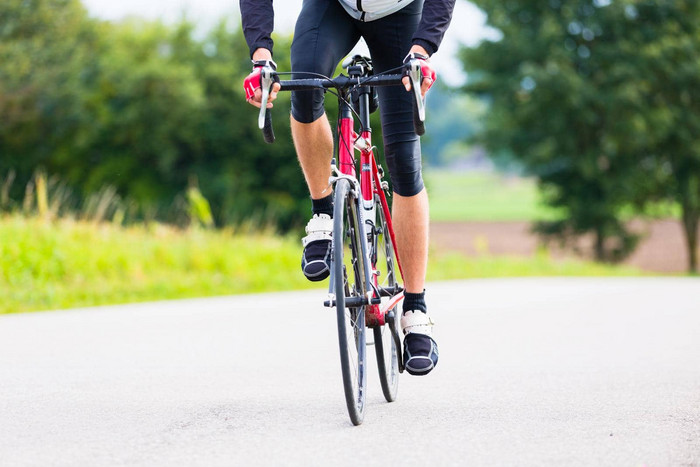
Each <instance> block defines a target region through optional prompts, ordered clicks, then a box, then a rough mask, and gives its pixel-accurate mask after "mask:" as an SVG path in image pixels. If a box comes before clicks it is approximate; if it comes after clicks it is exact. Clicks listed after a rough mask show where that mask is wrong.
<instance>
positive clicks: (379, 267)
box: [372, 197, 401, 402]
mask: <svg viewBox="0 0 700 467" xmlns="http://www.w3.org/2000/svg"><path fill="white" fill-rule="evenodd" d="M375 201H376V206H377V210H376V212H377V219H376V230H375V232H374V236H373V242H372V244H373V249H374V251H373V252H372V259H373V261H374V260H375V258H376V262H375V271H376V272H377V273H378V274H377V275H376V276H375V277H376V278H377V288H378V289H380V290H381V289H384V290H387V289H389V290H391V289H393V290H396V287H397V286H398V280H397V274H398V272H399V271H398V267H397V266H396V253H395V251H394V245H393V243H392V241H391V235H389V227H388V225H387V222H386V218H385V216H384V211H383V210H382V205H381V202H380V201H379V199H378V197H376V198H375ZM390 298H391V297H388V299H390ZM389 313H392V314H393V318H388V315H389ZM399 316H400V314H399V311H398V306H395V307H394V308H392V309H391V310H388V312H387V320H386V324H385V325H384V326H377V327H375V328H374V330H373V331H374V350H375V352H376V354H377V369H378V370H379V382H380V383H381V386H382V393H383V394H384V398H385V399H386V401H387V402H393V401H395V400H396V395H397V393H398V389H399V373H400V369H399V366H400V365H399V362H400V361H401V360H400V359H401V350H400V348H397V346H396V342H395V340H394V336H393V334H392V331H395V332H396V326H397V325H398V320H399ZM392 328H393V329H392Z"/></svg>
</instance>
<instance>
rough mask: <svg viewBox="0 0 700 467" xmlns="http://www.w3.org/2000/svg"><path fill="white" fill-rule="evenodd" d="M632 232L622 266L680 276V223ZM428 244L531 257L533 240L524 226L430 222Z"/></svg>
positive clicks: (684, 263) (474, 252) (644, 226)
mask: <svg viewBox="0 0 700 467" xmlns="http://www.w3.org/2000/svg"><path fill="white" fill-rule="evenodd" d="M633 228H634V229H635V230H636V231H637V232H641V233H642V234H643V235H644V238H643V239H642V240H641V242H640V244H639V246H638V247H637V249H636V250H635V252H634V254H633V255H632V256H631V257H630V258H629V259H627V261H625V262H624V264H627V265H630V266H634V267H638V268H640V269H642V270H645V271H649V272H658V273H683V272H685V271H686V266H687V259H686V248H685V241H684V239H683V233H682V229H681V226H680V223H679V222H678V221H675V220H668V221H667V220H664V221H653V222H646V223H642V222H639V223H635V224H634V225H633ZM430 235H431V243H432V244H433V245H435V247H436V248H438V249H441V250H444V249H448V250H455V251H460V252H463V253H465V254H467V255H477V254H492V255H517V256H530V255H533V254H535V252H536V251H537V246H538V239H537V236H535V235H534V234H532V233H531V232H530V224H529V223H527V222H467V223H464V222H434V223H432V224H431V232H430ZM551 251H552V254H553V255H554V256H556V257H562V256H576V255H575V253H574V252H573V251H558V250H556V249H551Z"/></svg>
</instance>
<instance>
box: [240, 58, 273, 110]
mask: <svg viewBox="0 0 700 467" xmlns="http://www.w3.org/2000/svg"><path fill="white" fill-rule="evenodd" d="M266 66H267V67H270V68H272V69H273V70H277V64H276V63H275V62H274V61H272V60H254V61H253V71H252V72H251V73H250V74H249V75H248V76H246V77H245V79H244V80H243V89H244V90H245V99H246V100H247V101H249V100H251V99H252V98H253V97H254V96H255V91H256V90H257V89H260V87H261V86H262V76H261V70H262V69H263V67H266Z"/></svg>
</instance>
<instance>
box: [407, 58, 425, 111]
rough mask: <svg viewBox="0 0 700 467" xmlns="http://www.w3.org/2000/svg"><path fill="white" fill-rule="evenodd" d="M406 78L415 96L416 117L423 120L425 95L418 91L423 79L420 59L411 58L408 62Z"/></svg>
mask: <svg viewBox="0 0 700 467" xmlns="http://www.w3.org/2000/svg"><path fill="white" fill-rule="evenodd" d="M408 79H410V80H411V89H412V90H413V95H414V96H415V98H416V105H417V107H418V118H419V119H420V121H421V122H424V121H425V97H423V96H422V95H421V93H420V87H421V82H422V81H423V70H422V68H421V64H420V61H419V60H417V59H412V60H411V61H410V62H408Z"/></svg>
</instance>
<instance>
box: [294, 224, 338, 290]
mask: <svg viewBox="0 0 700 467" xmlns="http://www.w3.org/2000/svg"><path fill="white" fill-rule="evenodd" d="M332 239H333V219H332V218H331V216H329V215H328V214H314V216H313V217H312V218H311V220H309V223H308V224H306V237H304V238H302V239H301V244H302V245H303V246H304V251H303V253H302V255H301V270H302V271H303V272H304V275H305V276H306V278H307V279H308V280H310V281H313V282H318V281H322V280H323V279H325V278H326V277H328V276H329V275H330V273H331V269H330V262H331V240H332Z"/></svg>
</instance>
